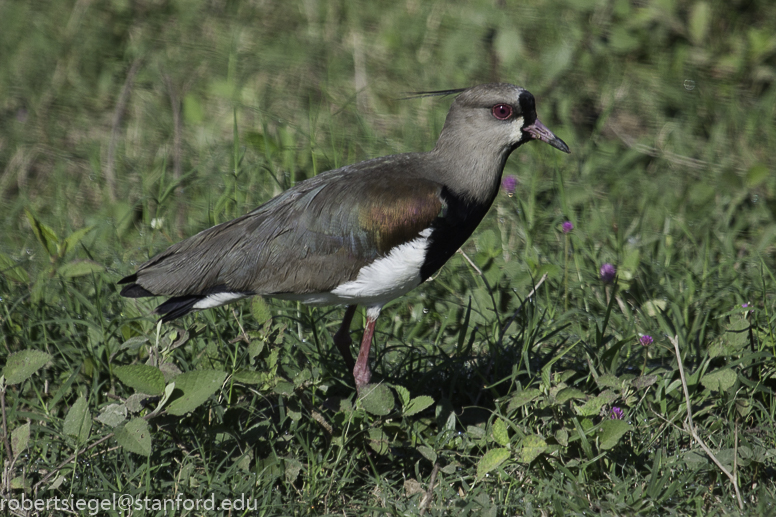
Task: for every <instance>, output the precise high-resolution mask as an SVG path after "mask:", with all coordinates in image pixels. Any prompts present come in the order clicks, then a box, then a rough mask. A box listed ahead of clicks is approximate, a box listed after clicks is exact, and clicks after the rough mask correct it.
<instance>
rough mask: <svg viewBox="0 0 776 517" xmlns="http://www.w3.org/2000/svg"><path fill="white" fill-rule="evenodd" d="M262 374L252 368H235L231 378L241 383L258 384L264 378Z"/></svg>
mask: <svg viewBox="0 0 776 517" xmlns="http://www.w3.org/2000/svg"><path fill="white" fill-rule="evenodd" d="M264 375H265V374H263V373H262V372H254V371H253V370H237V371H236V372H234V374H233V375H232V378H233V379H234V380H235V381H237V382H241V383H243V384H259V383H260V382H262V381H263V380H264ZM292 391H293V390H292Z"/></svg>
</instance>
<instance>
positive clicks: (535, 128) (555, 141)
mask: <svg viewBox="0 0 776 517" xmlns="http://www.w3.org/2000/svg"><path fill="white" fill-rule="evenodd" d="M523 131H525V132H526V133H528V134H529V135H531V138H532V139H533V140H541V141H542V142H547V143H548V144H550V145H551V146H553V147H554V148H555V149H559V150H561V151H563V152H564V153H571V151H570V150H569V146H567V145H566V142H564V141H563V140H561V139H560V138H558V137H557V136H555V134H554V133H553V132H552V131H550V130H549V129H547V126H545V125H544V124H542V123H541V122H540V121H539V119H538V118H537V119H536V121H535V122H534V123H533V124H531V125H530V126H526V127H524V128H523Z"/></svg>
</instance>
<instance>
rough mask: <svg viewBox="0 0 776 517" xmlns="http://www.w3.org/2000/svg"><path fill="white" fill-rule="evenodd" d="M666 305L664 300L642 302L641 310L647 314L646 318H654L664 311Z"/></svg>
mask: <svg viewBox="0 0 776 517" xmlns="http://www.w3.org/2000/svg"><path fill="white" fill-rule="evenodd" d="M667 305H668V303H667V302H666V301H665V300H648V301H646V302H644V305H642V308H643V309H644V312H646V313H647V316H651V317H653V318H654V317H655V316H657V315H658V314H660V313H661V312H662V311H664V310H666V307H667Z"/></svg>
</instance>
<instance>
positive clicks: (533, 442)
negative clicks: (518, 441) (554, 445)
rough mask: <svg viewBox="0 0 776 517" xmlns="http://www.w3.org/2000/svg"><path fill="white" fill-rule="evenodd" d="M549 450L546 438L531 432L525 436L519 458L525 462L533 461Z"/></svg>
mask: <svg viewBox="0 0 776 517" xmlns="http://www.w3.org/2000/svg"><path fill="white" fill-rule="evenodd" d="M546 450H547V442H546V441H544V438H542V437H541V436H538V435H535V434H529V435H528V436H526V437H525V438H523V444H522V447H521V449H520V455H519V459H520V461H522V462H523V463H531V462H532V461H533V460H535V459H536V458H538V457H539V455H540V454H542V453H543V452H544V451H546Z"/></svg>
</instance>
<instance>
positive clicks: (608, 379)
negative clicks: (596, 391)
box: [596, 373, 622, 388]
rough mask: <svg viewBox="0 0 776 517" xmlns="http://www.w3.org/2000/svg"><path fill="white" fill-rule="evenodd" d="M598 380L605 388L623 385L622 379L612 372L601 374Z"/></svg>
mask: <svg viewBox="0 0 776 517" xmlns="http://www.w3.org/2000/svg"><path fill="white" fill-rule="evenodd" d="M596 382H597V384H598V385H599V386H601V387H604V388H620V387H621V386H622V381H621V380H620V379H619V378H618V377H617V376H616V375H613V374H611V373H605V374H603V375H601V376H600V377H598V379H597V381H596Z"/></svg>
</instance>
